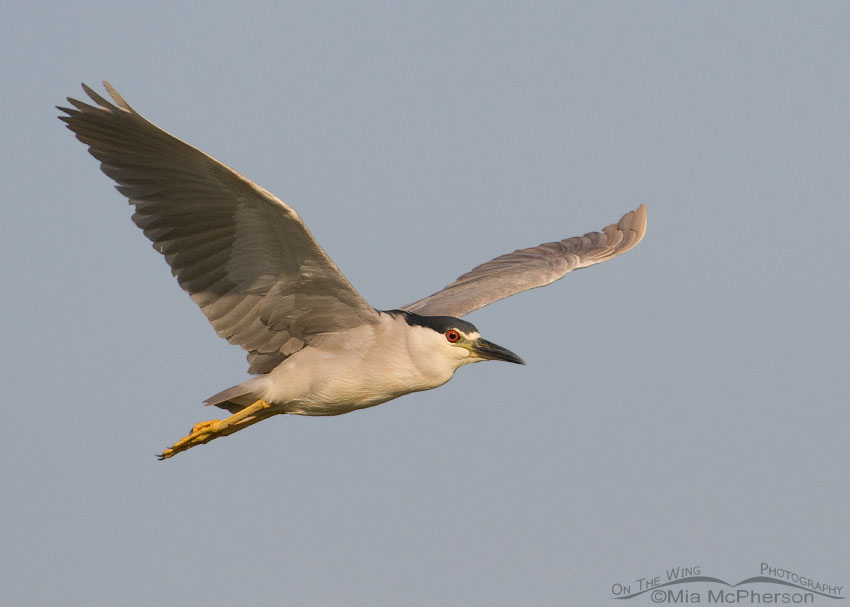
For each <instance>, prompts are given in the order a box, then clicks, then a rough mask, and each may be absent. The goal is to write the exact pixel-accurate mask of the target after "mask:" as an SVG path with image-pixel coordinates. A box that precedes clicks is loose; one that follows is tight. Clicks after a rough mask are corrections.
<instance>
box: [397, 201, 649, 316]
mask: <svg viewBox="0 0 850 607" xmlns="http://www.w3.org/2000/svg"><path fill="white" fill-rule="evenodd" d="M645 232H646V207H645V206H644V205H640V206H639V207H638V208H637V209H635V210H634V211H629V212H628V213H626V214H625V215H623V217H622V219H620V221H619V222H617V223H614V224H611V225H609V226H607V227H605V228H602V231H601V232H589V233H587V234H585V235H584V236H575V237H573V238H567V239H566V240H561V241H559V242H547V243H545V244H542V245H540V246H536V247H530V248H528V249H520V250H518V251H514V252H513V253H508V254H507V255H502V256H500V257H497V258H496V259H493V260H491V261H488V262H487V263H484V264H481V265H480V266H478V267H477V268H474V269H473V270H471V271H470V272H467V273H466V274H464V275H463V276H461V277H460V278H458V279H457V280H456V281H454V282H453V283H452V284H450V285H448V286H446V287H445V288H443V289H442V290H441V291H437V292H436V293H434V294H433V295H429V296H428V297H426V298H424V299H420V300H419V301H416V302H414V303H411V304H407V305H406V306H404V307H403V308H401V309H402V310H406V311H408V312H415V313H416V314H422V315H424V316H456V317H461V316H465V315H466V314H469V313H470V312H472V311H473V310H477V309H478V308H483V307H484V306H486V305H487V304H491V303H493V302H494V301H498V300H500V299H504V298H505V297H509V296H511V295H514V294H516V293H521V292H522V291H527V290H528V289H533V288H535V287H542V286H544V285H548V284H549V283H552V282H554V281H556V280H558V279H559V278H561V277H563V276H564V275H565V274H567V273H568V272H572V271H573V270H577V269H579V268H586V267H587V266H592V265H593V264H597V263H601V262H603V261H607V260H608V259H611V258H612V257H616V256H617V255H620V254H621V253H625V252H626V251H628V250H629V249H631V248H632V247H634V246H635V245H636V244H637V243H639V242H640V240H641V238H643V235H644V233H645Z"/></svg>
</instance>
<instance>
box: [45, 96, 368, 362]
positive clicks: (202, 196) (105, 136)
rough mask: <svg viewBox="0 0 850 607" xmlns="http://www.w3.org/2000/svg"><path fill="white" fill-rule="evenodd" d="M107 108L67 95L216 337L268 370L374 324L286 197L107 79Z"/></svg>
mask: <svg viewBox="0 0 850 607" xmlns="http://www.w3.org/2000/svg"><path fill="white" fill-rule="evenodd" d="M104 86H105V87H106V90H107V91H108V92H109V95H110V96H111V97H112V99H113V101H114V104H113V103H110V102H109V101H107V100H106V99H104V98H103V97H101V96H100V95H98V94H97V93H95V92H94V91H93V90H92V89H91V88H89V87H87V86H86V85H85V84H84V85H83V89H84V90H85V92H86V93H87V94H88V96H89V97H91V98H92V99H93V100H94V102H95V104H96V105H89V104H87V103H83V102H80V101H77V100H76V99H71V98H69V99H68V101H69V102H70V103H71V105H72V106H74V108H73V109H72V108H62V107H60V108H59V109H60V110H62V111H63V112H65V113H66V114H67V116H60V118H61V119H62V120H64V121H65V122H66V123H67V126H68V128H69V129H71V130H72V131H74V133H75V134H76V135H77V139H79V140H80V141H82V142H83V143H85V144H86V145H88V146H89V151H90V152H91V154H92V155H93V156H94V157H95V158H97V159H98V160H100V162H101V169H102V170H103V172H104V173H106V174H107V175H108V176H109V177H111V178H112V179H114V180H115V181H116V183H117V184H118V185H117V186H116V188H117V189H118V191H120V192H121V193H122V194H124V195H125V196H126V197H127V198H129V199H130V203H131V204H133V205H134V206H135V214H134V215H133V221H134V222H135V223H136V225H138V226H139V227H140V228H141V229H142V230H144V233H145V235H146V236H147V237H148V238H149V239H150V240H151V241H152V242H153V247H154V248H155V249H156V250H157V251H159V252H160V253H162V255H163V256H165V259H166V261H167V262H168V264H169V265H170V266H171V271H172V273H173V274H174V276H176V277H177V280H178V282H179V283H180V286H181V287H183V289H184V290H186V291H187V292H188V293H189V295H190V296H191V297H192V299H193V300H194V302H195V303H196V304H198V305H199V306H200V307H201V310H203V312H204V314H205V315H206V316H207V318H208V319H209V321H210V323H211V324H212V325H213V327H214V328H215V330H216V332H217V333H218V334H219V335H220V336H221V337H224V338H225V339H227V341H229V342H230V343H232V344H236V345H239V346H242V347H243V348H244V349H245V350H247V351H248V361H249V363H250V367H251V368H250V371H251V372H252V373H267V372H269V371H271V369H273V368H274V367H275V366H277V365H278V364H279V363H280V362H282V361H283V359H285V358H286V357H287V356H288V355H290V354H292V353H294V352H296V351H298V350H300V349H301V348H302V347H303V346H304V344H305V343H310V341H311V339H312V338H313V337H315V336H317V335H320V334H323V333H329V332H335V331H339V330H342V329H347V328H350V327H354V326H357V325H362V324H367V323H371V322H375V321H376V320H377V312H376V311H375V310H374V309H373V308H372V307H371V306H369V304H367V303H366V302H365V301H364V300H363V298H362V297H361V296H360V295H359V294H358V293H357V291H355V290H354V287H352V286H351V284H350V283H349V282H348V281H347V280H346V278H345V277H344V276H343V275H342V273H341V272H340V271H339V269H338V268H337V267H336V265H334V263H333V261H331V259H330V258H329V257H328V256H327V254H326V253H325V252H324V251H323V250H322V248H321V247H320V246H319V244H318V243H317V242H316V241H315V240H314V239H313V237H312V235H311V234H310V232H309V231H308V230H307V227H306V226H305V225H304V223H303V222H302V221H301V219H300V218H299V217H298V215H297V214H296V213H295V211H294V210H293V209H292V208H290V207H289V206H288V205H286V204H285V203H284V202H283V201H281V200H279V199H278V198H276V197H275V196H274V195H272V194H271V193H269V192H267V191H266V190H264V189H263V188H261V187H259V186H257V185H256V184H254V183H252V182H251V181H249V180H248V179H246V178H245V177H243V176H241V175H239V174H238V173H236V172H235V171H233V170H232V169H230V168H228V167H227V166H225V165H224V164H222V163H220V162H218V161H217V160H215V159H214V158H211V157H210V156H207V155H206V154H204V153H203V152H201V151H200V150H198V149H196V148H194V147H192V146H190V145H189V144H187V143H185V142H183V141H181V140H179V139H177V138H176V137H174V136H172V135H170V134H168V133H166V132H165V131H163V130H161V129H160V128H158V127H157V126H155V125H154V124H152V123H150V122H148V121H147V120H145V119H144V118H142V116H141V115H139V114H138V113H137V112H136V111H135V110H133V108H131V107H130V106H129V105H128V104H127V102H126V101H124V99H122V98H121V96H120V95H119V94H118V93H117V92H116V91H115V89H113V88H112V86H110V85H109V83H107V82H104Z"/></svg>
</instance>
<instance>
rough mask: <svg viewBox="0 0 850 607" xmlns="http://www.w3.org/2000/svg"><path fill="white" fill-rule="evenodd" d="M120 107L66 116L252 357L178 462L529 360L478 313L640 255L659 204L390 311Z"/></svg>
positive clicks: (249, 196)
mask: <svg viewBox="0 0 850 607" xmlns="http://www.w3.org/2000/svg"><path fill="white" fill-rule="evenodd" d="M103 84H104V87H105V88H106V91H107V92H108V93H109V95H110V97H111V98H112V102H110V101H108V100H106V99H105V98H104V97H102V96H101V95H99V94H97V93H96V92H95V91H93V90H92V89H91V88H90V87H88V86H86V85H85V84H83V90H84V91H85V92H86V94H88V96H89V97H90V98H91V100H92V101H93V102H94V105H91V104H90V103H86V102H82V101H78V100H76V99H72V98H70V97H69V98H68V102H69V103H70V105H71V106H73V107H71V108H65V107H59V108H58V109H59V110H61V111H62V112H64V114H65V115H62V116H59V118H60V119H61V120H63V121H64V122H65V123H66V126H67V127H68V128H69V129H71V130H72V131H73V132H74V133H75V134H76V137H77V139H79V140H80V141H81V142H83V143H84V144H86V145H87V146H88V147H89V152H90V153H91V154H92V156H94V157H95V158H97V159H98V160H99V161H100V163H101V164H100V168H101V170H102V171H103V172H104V173H106V175H107V176H109V177H111V178H112V179H113V180H114V181H115V182H116V183H117V185H116V188H117V189H118V191H119V192H121V193H122V194H123V195H124V196H126V197H127V198H128V199H129V201H130V204H132V205H133V206H134V208H135V211H134V214H133V221H134V222H135V224H136V225H137V226H139V227H140V228H141V229H142V230H143V231H144V234H145V236H147V237H148V238H149V239H150V240H151V241H152V243H153V247H154V249H156V250H157V251H159V252H160V253H161V254H162V255H163V256H164V257H165V260H166V261H167V262H168V264H169V265H170V266H171V272H172V274H174V276H175V277H176V278H177V281H178V283H179V284H180V286H181V287H182V288H183V289H184V290H185V291H186V292H187V293H189V296H190V297H191V298H192V300H193V301H194V302H195V303H196V304H198V306H200V308H201V311H202V312H203V313H204V315H206V317H207V319H208V320H209V321H210V323H211V324H212V326H213V328H214V329H215V331H216V333H218V335H220V336H221V337H223V338H225V339H226V340H227V341H229V342H230V343H232V344H235V345H238V346H241V347H242V348H243V349H245V350H246V351H247V352H248V363H249V369H248V371H249V373H250V374H252V375H253V377H252V378H251V379H249V380H247V381H245V382H243V383H241V384H239V385H237V386H233V387H231V388H228V389H226V390H224V391H222V392H219V393H218V394H215V395H214V396H211V397H210V398H208V399H207V400H206V401H204V402H205V404H207V405H215V406H216V407H220V408H221V409H224V410H226V411H228V412H229V413H230V414H231V415H230V417H227V418H225V419H222V420H211V421H204V422H200V423H198V424H196V425H195V426H194V428H192V430H191V432H190V433H189V435H188V436H186V437H185V438H183V439H181V440H179V441H177V442H176V443H174V445H172V446H171V447H170V448H168V449H166V450H165V451H163V452H162V454H161V455H160V456H159V458H160V459H165V458H169V457H172V456H174V455H175V454H177V453H180V452H181V451H185V450H187V449H190V448H191V447H194V446H196V445H201V444H204V443H207V442H209V441H211V440H213V439H215V438H218V437H221V436H227V435H229V434H233V433H234V432H238V431H239V430H242V429H243V428H247V427H248V426H250V425H252V424H255V423H257V422H260V421H262V420H264V419H266V418H268V417H271V416H273V415H278V414H284V413H290V414H295V415H340V414H342V413H348V412H350V411H354V410H356V409H363V408H366V407H372V406H375V405H379V404H381V403H384V402H387V401H388V400H392V399H394V398H398V397H399V396H402V395H404V394H409V393H411V392H417V391H421V390H430V389H431V388H436V387H438V386H441V385H443V384H444V383H446V382H447V381H449V380H450V379H451V378H452V376H453V375H454V373H455V371H456V370H457V369H458V368H459V367H461V366H463V365H465V364H468V363H475V362H480V361H484V360H502V361H507V362H512V363H518V364H525V363H524V362H523V361H522V359H521V358H520V357H519V356H517V355H516V354H514V353H513V352H511V351H509V350H506V349H505V348H502V347H501V346H497V345H496V344H493V343H491V342H489V341H487V340H486V339H484V338H483V337H481V334H480V333H479V331H478V329H477V328H476V327H475V326H474V325H473V324H471V323H469V322H467V321H465V320H461V318H460V317H463V316H465V315H467V314H469V313H470V312H472V311H473V310H477V309H478V308H481V307H483V306H486V305H487V304H490V303H493V302H494V301H498V300H500V299H503V298H505V297H508V296H510V295H514V294H516V293H520V292H522V291H526V290H528V289H533V288H535V287H541V286H544V285H547V284H549V283H551V282H554V281H556V280H558V279H559V278H561V277H563V276H564V275H565V274H567V273H568V272H571V271H572V270H577V269H579V268H585V267H587V266H591V265H594V264H597V263H600V262H603V261H607V260H608V259H611V258H612V257H615V256H617V255H619V254H621V253H625V252H626V251H628V250H629V249H631V248H632V247H634V246H635V245H637V244H638V243H639V242H640V240H641V238H643V235H644V233H645V231H646V207H645V206H644V205H641V206H639V207H638V208H637V209H635V210H634V211H630V212H628V213H626V214H625V215H623V217H622V218H621V219H620V221H619V222H617V223H614V224H611V225H609V226H607V227H605V228H602V230H601V231H599V232H589V233H587V234H585V235H584V236H576V237H573V238H567V239H565V240H561V241H558V242H549V243H545V244H541V245H539V246H536V247H530V248H527V249H520V250H518V251H514V252H513V253H508V254H506V255H502V256H500V257H496V258H495V259H493V260H491V261H488V262H487V263H484V264H482V265H480V266H478V267H476V268H473V269H472V270H470V271H469V272H467V273H466V274H463V275H462V276H461V277H460V278H458V279H457V280H455V281H454V282H453V283H451V284H449V285H448V286H446V287H444V288H443V289H442V290H440V291H437V292H436V293H434V294H432V295H429V296H428V297H425V298H424V299H420V300H418V301H415V302H413V303H410V304H407V305H405V306H401V307H400V308H398V309H395V310H376V309H374V308H373V307H372V306H370V305H369V304H368V303H366V301H365V300H364V299H363V298H362V297H361V296H360V294H359V293H358V292H357V291H356V290H355V289H354V287H353V286H352V285H351V284H350V283H349V282H348V280H347V279H346V278H345V276H343V275H342V272H340V271H339V269H338V268H337V266H336V265H335V264H334V262H333V261H332V260H331V259H330V257H328V255H327V254H326V253H325V251H324V250H322V247H321V246H319V243H318V242H316V240H315V239H314V238H313V236H312V235H311V234H310V232H309V230H308V229H307V226H306V225H304V222H303V221H301V218H300V217H299V216H298V214H297V213H296V212H295V211H294V210H293V209H292V207H290V206H289V205H287V204H286V203H284V202H283V201H282V200H280V199H279V198H277V197H276V196H274V195H273V194H271V193H270V192H268V191H266V190H264V189H263V188H261V187H260V186H258V185H257V184H255V183H253V182H252V181H250V180H249V179H247V178H245V177H243V176H242V175H240V174H239V173H237V172H236V171H234V170H233V169H231V168H229V167H227V166H225V165H224V164H222V163H220V162H218V161H217V160H215V159H214V158H212V157H211V156H208V155H206V154H205V153H203V152H201V151H200V150H198V149H197V148H194V147H192V146H191V145H189V144H188V143H185V142H184V141H181V140H180V139H178V138H176V137H174V136H173V135H170V134H169V133H167V132H165V131H164V130H162V129H160V128H159V127H157V126H156V125H154V124H152V123H151V122H148V121H147V120H146V119H145V118H143V117H142V116H141V115H140V114H139V113H137V112H136V111H135V110H134V109H133V108H132V107H130V105H129V104H128V103H127V102H126V101H124V99H123V98H122V97H121V95H119V94H118V92H117V91H116V90H115V89H114V88H113V87H112V86H111V85H110V84H109V83H108V82H104V83H103Z"/></svg>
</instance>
